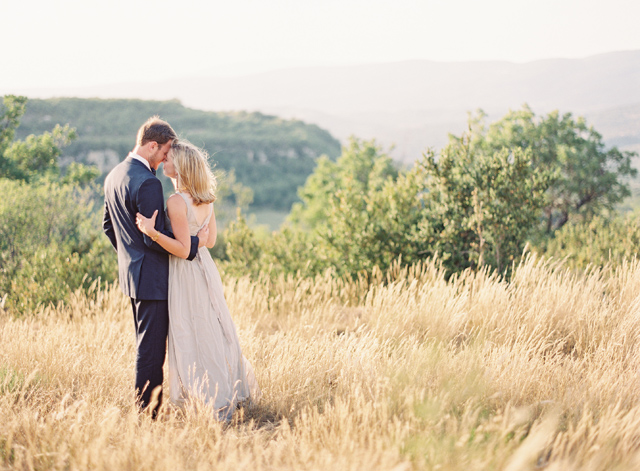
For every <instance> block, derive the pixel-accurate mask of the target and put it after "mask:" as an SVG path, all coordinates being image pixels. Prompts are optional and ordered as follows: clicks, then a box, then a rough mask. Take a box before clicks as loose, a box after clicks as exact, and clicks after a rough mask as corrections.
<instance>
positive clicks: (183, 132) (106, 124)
mask: <svg viewBox="0 0 640 471" xmlns="http://www.w3.org/2000/svg"><path fill="white" fill-rule="evenodd" d="M152 115H159V116H160V117H161V118H163V119H165V120H167V121H168V122H169V123H171V125H172V126H173V128H174V129H175V130H176V132H177V133H178V134H179V135H180V136H182V137H184V138H186V139H189V140H190V141H191V142H193V143H194V144H196V145H198V146H202V147H204V148H205V149H207V151H208V152H209V154H210V155H212V161H213V162H214V163H215V165H216V168H217V169H221V170H225V171H229V170H231V169H235V173H236V176H237V179H238V181H239V182H241V183H243V184H244V185H247V186H249V187H251V188H252V189H253V191H254V203H253V206H254V207H263V208H273V209H279V210H288V209H289V208H290V207H291V204H292V203H293V202H294V201H296V200H297V188H298V187H299V186H301V185H303V184H304V182H305V180H306V178H307V176H308V175H309V174H310V173H311V172H312V171H313V169H314V167H315V161H316V159H317V158H318V157H319V156H321V155H323V154H324V155H327V156H329V157H330V158H331V159H335V158H336V157H337V156H338V155H339V154H340V143H339V142H338V141H337V140H336V139H335V138H334V137H332V136H331V135H330V134H329V133H328V132H327V131H325V130H323V129H321V128H319V127H318V126H315V125H309V124H305V123H303V122H302V121H297V120H284V119H281V118H278V117H275V116H267V115H263V114H260V113H246V112H228V113H217V112H206V111H200V110H195V109H190V108H186V107H184V106H183V105H181V104H180V102H179V101H177V100H172V101H143V100H122V99H113V100H102V99H82V98H55V99H47V100H38V99H32V100H29V103H28V105H27V111H26V113H25V115H24V117H23V119H22V122H21V125H20V127H19V128H18V130H17V133H16V137H17V138H24V137H25V136H27V135H29V134H33V133H35V134H39V133H42V132H44V131H50V130H51V128H52V127H53V126H54V125H55V124H56V123H61V124H67V123H68V124H69V125H71V126H72V127H74V128H76V130H77V134H78V139H77V140H75V141H74V142H72V143H71V144H70V145H69V146H68V147H66V148H64V151H63V156H62V158H61V163H62V164H63V165H64V164H65V163H68V162H70V161H79V162H82V163H89V164H94V165H96V166H97V167H98V168H99V169H100V171H101V172H102V173H103V174H105V173H106V172H108V171H109V170H110V169H111V168H113V166H114V165H116V164H117V163H118V162H119V161H120V160H121V159H123V158H124V156H125V155H126V154H127V153H128V152H129V151H130V150H131V149H132V148H133V146H134V144H135V137H136V132H137V130H138V127H139V126H140V125H141V124H142V123H143V122H144V121H145V120H146V119H147V118H148V117H149V116H152Z"/></svg>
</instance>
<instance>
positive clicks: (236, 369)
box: [167, 193, 260, 420]
mask: <svg viewBox="0 0 640 471" xmlns="http://www.w3.org/2000/svg"><path fill="white" fill-rule="evenodd" d="M178 194H179V195H180V196H182V198H183V199H184V201H185V203H186V204H187V220H188V222H189V232H190V234H191V235H196V234H197V233H198V231H199V230H200V229H201V228H202V227H204V226H206V225H207V224H209V220H210V218H211V215H212V214H213V204H211V205H210V206H211V209H210V211H209V215H208V216H207V218H206V219H205V221H204V222H203V223H202V224H198V221H197V220H196V216H195V212H194V211H193V207H192V203H191V201H190V198H188V197H187V196H186V195H184V194H182V193H178ZM167 220H168V217H167ZM168 301H169V352H168V353H169V388H170V396H171V401H172V402H173V403H175V404H176V405H179V406H182V405H184V404H185V402H186V401H188V400H189V399H191V398H199V399H201V400H203V401H204V402H205V403H207V404H211V405H213V407H214V408H215V409H216V411H217V413H218V415H219V417H220V418H221V419H223V420H229V419H230V418H231V414H232V413H233V410H234V409H235V407H236V405H237V403H238V402H239V401H245V400H247V399H253V400H256V399H257V398H258V396H259V395H260V390H259V388H258V385H257V382H256V379H255V375H254V373H253V368H252V367H251V365H250V364H249V362H248V361H247V360H246V358H244V356H243V355H242V351H241V349H240V342H239V340H238V334H237V333H236V328H235V325H234V324H233V320H232V319H231V314H230V313H229V309H228V307H227V303H226V301H225V299H224V292H223V287H222V280H221V279H220V274H219V272H218V268H217V267H216V264H215V263H214V261H213V259H212V258H211V254H210V253H209V251H208V250H207V248H206V247H201V248H200V249H199V250H198V254H197V255H196V258H195V259H194V260H193V261H188V260H184V259H182V258H179V257H175V256H173V255H171V256H170V257H169V297H168Z"/></svg>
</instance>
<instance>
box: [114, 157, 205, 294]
mask: <svg viewBox="0 0 640 471" xmlns="http://www.w3.org/2000/svg"><path fill="white" fill-rule="evenodd" d="M156 209H157V210H158V216H157V218H156V225H155V228H156V229H157V230H158V231H160V232H162V233H163V234H165V235H168V236H169V237H173V234H172V233H171V232H170V231H168V230H167V229H165V214H164V195H163V193H162V184H161V183H160V180H158V179H157V178H156V176H155V175H154V174H153V173H151V171H149V169H148V168H147V167H146V166H145V165H144V164H143V163H142V162H139V161H137V160H136V159H133V158H132V157H130V156H129V157H127V158H126V159H125V160H124V161H122V162H120V163H119V164H118V165H116V167H115V168H114V169H113V170H111V172H109V175H107V179H106V180H105V183H104V218H103V221H102V228H103V230H104V232H105V234H106V235H107V237H109V240H110V241H111V244H112V245H113V247H114V248H115V249H116V252H117V253H118V272H119V278H120V288H121V289H122V291H123V292H124V294H126V295H127V296H129V297H131V298H135V299H144V300H166V299H167V294H168V289H169V256H168V253H167V251H166V250H165V249H163V248H162V247H161V246H160V245H159V244H158V243H156V242H153V241H152V240H151V238H149V237H148V236H146V235H144V234H143V233H142V232H140V231H139V230H138V227H137V226H136V213H138V212H140V213H141V214H142V215H144V216H146V217H151V216H152V215H153V212H154V211H155V210H156ZM197 251H198V237H192V238H191V252H190V253H189V257H188V259H189V260H193V258H194V257H195V256H196V253H197Z"/></svg>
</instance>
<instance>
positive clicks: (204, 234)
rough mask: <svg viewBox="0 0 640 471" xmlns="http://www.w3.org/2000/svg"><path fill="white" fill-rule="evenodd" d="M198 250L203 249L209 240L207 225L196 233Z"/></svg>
mask: <svg viewBox="0 0 640 471" xmlns="http://www.w3.org/2000/svg"><path fill="white" fill-rule="evenodd" d="M196 235H197V236H198V248H200V247H204V246H205V245H206V243H207V240H208V239H209V224H207V225H206V226H204V227H203V228H202V229H200V230H199V231H198V234H196Z"/></svg>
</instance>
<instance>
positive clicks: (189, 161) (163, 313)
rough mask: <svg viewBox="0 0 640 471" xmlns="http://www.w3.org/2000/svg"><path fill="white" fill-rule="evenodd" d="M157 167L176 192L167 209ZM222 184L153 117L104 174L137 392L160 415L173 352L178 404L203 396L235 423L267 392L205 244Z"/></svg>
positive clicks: (106, 224)
mask: <svg viewBox="0 0 640 471" xmlns="http://www.w3.org/2000/svg"><path fill="white" fill-rule="evenodd" d="M160 164H164V168H163V170H164V174H165V175H166V176H167V177H169V178H171V180H172V181H173V184H174V186H175V188H176V193H175V194H174V195H172V196H171V197H170V198H169V199H168V200H167V212H166V215H165V210H164V197H163V192H162V184H161V183H160V180H158V179H157V178H156V176H155V174H156V170H157V168H158V166H159V165H160ZM214 189H215V178H214V176H213V174H212V173H211V170H210V168H209V165H208V162H207V156H206V153H205V152H204V151H203V150H201V149H199V148H197V147H195V146H194V145H192V144H190V143H189V142H186V141H183V140H179V139H178V138H177V136H176V133H175V132H174V130H173V129H172V128H171V126H170V125H169V124H168V123H167V122H165V121H162V120H161V119H159V118H157V117H153V118H150V119H149V120H147V122H146V123H144V124H143V125H142V126H141V127H140V129H139V131H138V136H137V141H136V146H135V148H134V149H133V151H132V152H130V153H129V155H128V156H127V158H126V159H125V160H124V161H123V162H121V163H120V164H118V165H117V166H116V167H115V168H114V169H113V170H112V171H111V172H110V173H109V175H108V176H107V179H106V180H105V184H104V190H105V206H104V219H103V224H102V225H103V229H104V232H105V234H106V235H107V236H108V237H109V240H110V241H111V243H112V245H113V246H114V248H115V249H116V252H117V254H118V270H119V280H120V287H121V289H122V291H123V292H124V293H125V294H126V295H127V296H129V297H130V298H131V307H132V309H133V318H134V322H135V332H136V344H137V357H136V381H135V388H136V395H137V401H138V404H139V405H140V407H141V408H142V409H146V408H148V407H149V405H150V404H151V402H152V394H154V393H155V394H158V401H157V404H155V406H154V407H153V410H152V411H151V413H152V415H153V417H156V415H157V413H158V410H159V407H160V405H161V402H162V382H163V371H162V365H163V364H164V361H165V357H166V352H167V338H168V352H169V354H168V356H169V391H170V397H171V402H173V403H174V404H176V405H178V406H182V405H184V404H185V402H187V401H189V400H192V399H200V400H202V401H204V402H205V403H207V404H210V405H212V406H213V408H214V409H215V410H216V413H217V414H218V417H219V418H220V419H222V420H229V419H230V418H231V415H232V413H233V410H234V409H235V407H236V405H237V404H238V403H239V402H242V401H246V400H249V399H257V396H259V395H260V391H259V388H258V386H257V383H256V380H255V375H254V373H253V369H252V367H251V365H250V364H249V362H247V360H246V359H245V358H244V356H243V355H242V351H241V350H240V343H239V340H238V335H237V333H236V329H235V326H234V324H233V321H232V319H231V315H230V313H229V309H228V308H227V304H226V301H225V299H224V294H223V287H222V281H221V279H220V274H219V273H218V269H217V268H216V265H215V263H214V261H213V259H212V258H211V255H210V253H209V251H208V248H211V247H213V245H214V244H215V241H216V234H217V231H216V220H215V215H214V211H213V202H214V201H215V199H216V197H215V193H214Z"/></svg>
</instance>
